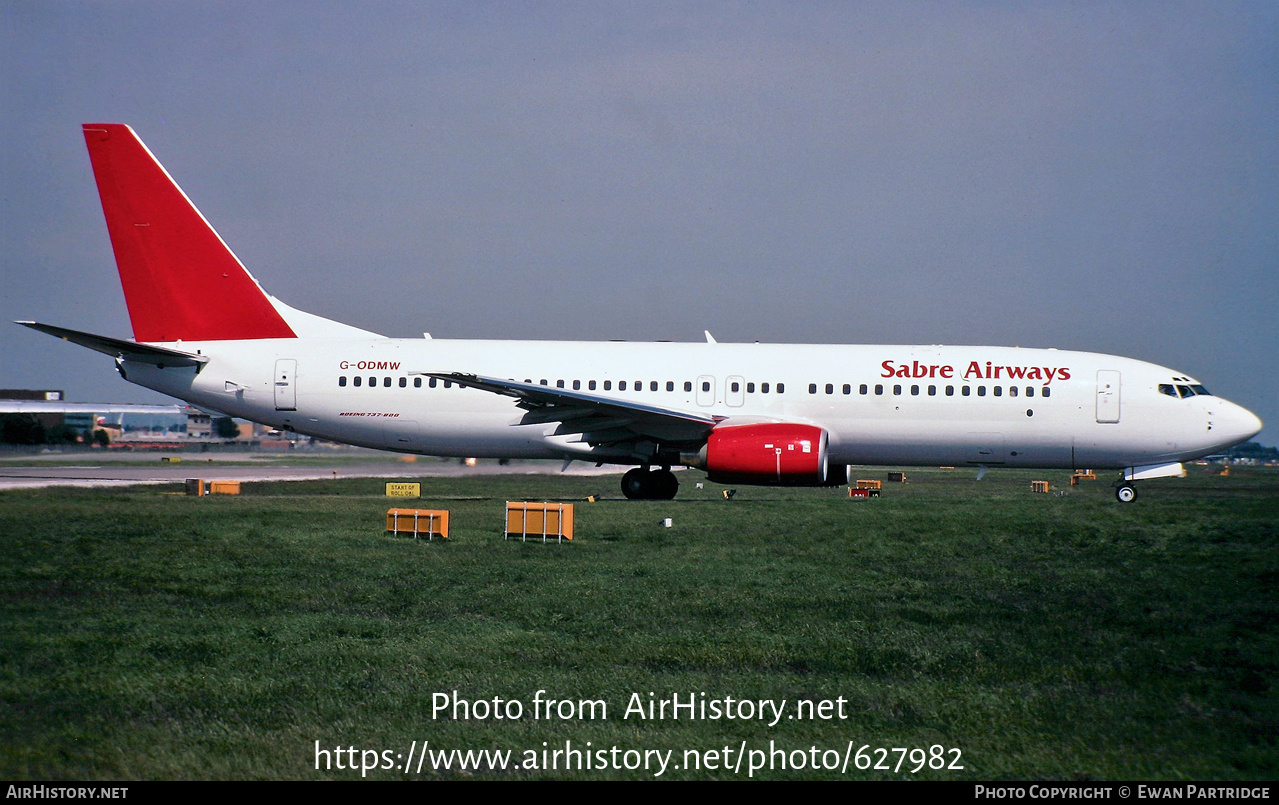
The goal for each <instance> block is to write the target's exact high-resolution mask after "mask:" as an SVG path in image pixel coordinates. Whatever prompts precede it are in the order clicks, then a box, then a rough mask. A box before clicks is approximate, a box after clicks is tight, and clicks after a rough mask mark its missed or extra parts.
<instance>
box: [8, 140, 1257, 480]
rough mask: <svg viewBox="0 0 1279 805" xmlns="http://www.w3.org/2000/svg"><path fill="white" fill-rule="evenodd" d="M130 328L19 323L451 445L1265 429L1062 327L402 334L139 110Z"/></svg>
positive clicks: (159, 367)
mask: <svg viewBox="0 0 1279 805" xmlns="http://www.w3.org/2000/svg"><path fill="white" fill-rule="evenodd" d="M84 135H85V140H86V142H87V143H88V147H89V156H90V159H91V161H92V163H93V171H94V176H95V177H96V180H97V184H98V191H99V194H100V195H101V199H102V207H103V211H104V212H105V214H106V220H107V229H108V231H109V232H110V236H111V244H112V246H113V248H114V251H115V257H116V263H117V267H118V269H119V273H120V280H121V283H122V285H123V286H124V294H125V300H126V302H127V304H128V308H129V317H130V319H131V321H132V325H133V335H134V339H135V340H133V341H128V340H123V339H116V338H109V337H104V336H99V335H93V334H90V333H84V332H79V331H75V330H68V329H65V328H61V327H53V326H50V325H46V324H39V323H36V322H20V323H21V324H25V325H26V326H28V327H32V328H34V329H36V330H40V331H41V332H45V333H49V334H51V335H54V336H58V337H60V338H63V339H66V340H68V341H72V342H74V343H77V344H80V345H82V346H86V347H89V348H90V349H94V350H97V351H99V352H103V353H106V354H108V355H111V356H113V357H114V358H115V361H116V367H117V368H118V370H119V372H120V374H121V376H123V377H124V378H125V379H126V380H128V381H130V382H132V383H137V384H139V385H142V386H146V387H147V388H151V389H155V390H157V391H161V392H163V393H165V394H168V395H171V396H173V397H177V398H179V399H182V400H186V401H187V402H190V403H192V404H194V405H197V406H200V407H202V408H207V409H212V410H215V411H221V412H223V413H225V414H228V415H231V416H235V417H241V418H243V419H248V420H252V421H254V422H261V423H263V424H267V425H272V426H274V427H277V428H282V429H286V430H291V431H296V432H297V433H301V434H308V435H312V436H318V437H321V438H324V439H331V440H333V441H338V442H346V443H349V444H356V445H363V446H366V447H375V448H381V449H386V450H395V451H400V452H404V453H420V454H426V455H437V456H476V457H490V458H536V459H546V458H556V459H581V460H587V461H593V462H599V463H611V464H622V465H626V464H630V465H636V466H635V468H634V469H632V470H630V471H629V472H627V473H626V474H625V475H624V476H623V479H622V490H623V492H624V493H625V494H626V496H627V497H630V498H671V497H674V495H675V493H676V491H677V489H678V486H679V484H678V482H677V480H676V477H675V475H674V474H673V473H672V472H671V471H670V468H671V467H673V466H679V465H684V466H691V467H698V468H701V469H704V470H705V471H706V472H707V474H708V476H709V478H710V480H712V481H716V482H721V483H734V484H767V485H791V486H820V485H835V484H843V483H845V482H846V481H847V478H848V467H847V465H850V464H877V465H894V466H901V465H914V466H939V465H941V466H955V465H970V466H973V467H975V468H979V469H980V473H984V472H985V471H986V469H987V468H990V467H1036V468H1045V469H1056V468H1060V469H1073V468H1084V467H1087V468H1094V469H1101V468H1110V469H1114V470H1116V471H1118V472H1119V473H1120V477H1119V479H1118V480H1117V481H1116V487H1117V496H1118V498H1119V500H1121V501H1124V502H1128V501H1131V500H1133V499H1135V497H1136V489H1135V487H1134V485H1133V482H1135V481H1138V480H1142V479H1147V478H1157V477H1163V476H1172V475H1180V474H1183V468H1182V466H1181V462H1183V461H1186V460H1189V459H1194V458H1197V457H1200V456H1203V455H1206V454H1209V453H1213V452H1217V451H1220V450H1222V449H1224V448H1226V447H1229V446H1231V445H1234V444H1237V443H1239V442H1242V441H1245V440H1246V439H1248V438H1250V437H1252V436H1253V435H1255V434H1256V433H1257V432H1258V431H1260V430H1261V421H1260V420H1259V419H1258V418H1257V417H1256V416H1254V415H1253V414H1252V413H1250V412H1249V411H1247V410H1245V409H1244V408H1241V407H1240V406H1238V405H1235V404H1234V403H1230V402H1227V401H1226V400H1223V399H1221V398H1220V397H1216V396H1214V395H1212V394H1210V393H1209V392H1208V390H1207V389H1205V388H1204V386H1203V385H1202V384H1200V383H1199V381H1197V380H1195V379H1193V378H1191V377H1188V376H1186V375H1185V374H1183V373H1182V372H1179V371H1176V370H1173V369H1167V368H1164V367H1162V366H1156V365H1154V364H1150V363H1144V362H1141V361H1136V360H1131V359H1128V358H1119V357H1115V356H1111V355H1099V354H1094V353H1087V352H1067V351H1058V350H1055V349H1020V348H1008V347H952V346H946V347H943V346H834V345H795V344H720V343H716V342H715V340H714V339H713V338H711V337H710V334H709V333H707V334H706V342H705V343H625V342H603V343H598V342H595V343H592V342H558V341H472V340H465V341H463V340H456V341H455V340H445V339H433V338H430V337H429V336H427V337H424V338H421V339H405V338H386V337H384V336H381V335H378V334H376V333H371V332H368V331H366V330H361V329H358V328H355V327H350V326H347V325H345V324H341V323H338V322H335V321H331V320H329V319H324V318H320V317H318V316H314V315H311V314H309V313H304V312H302V311H299V310H295V309H294V308H291V307H289V306H288V305H285V304H284V303H282V302H280V301H279V300H277V299H275V298H274V297H272V296H270V295H268V294H267V293H265V292H264V291H263V290H262V288H261V286H259V284H258V282H257V280H255V279H254V278H253V277H252V276H251V275H250V274H249V273H248V271H246V270H245V268H244V266H243V265H242V264H241V263H240V261H239V259H238V258H237V257H236V256H235V255H234V254H233V253H232V252H231V250H230V249H229V248H228V247H227V245H226V244H225V243H224V242H223V241H222V239H221V238H220V237H219V236H218V234H217V233H216V232H215V231H214V230H213V228H212V227H211V226H210V225H209V223H208V221H206V220H205V219H204V217H203V216H202V215H201V214H200V212H199V211H198V210H197V209H196V208H195V206H194V205H193V204H192V203H191V201H190V199H188V198H187V197H186V194H184V193H183V192H182V190H181V189H180V188H179V187H178V186H177V184H176V183H175V182H174V181H173V179H172V178H171V177H170V176H169V174H168V172H167V171H165V169H164V168H163V167H162V166H161V165H160V163H159V162H158V161H157V160H156V159H155V157H154V156H153V155H152V154H151V152H150V150H148V149H147V147H146V146H145V145H144V144H143V143H142V141H141V140H139V139H138V137H137V135H136V134H134V132H133V130H132V129H130V128H129V127H128V126H125V125H122V124H114V123H112V124H98V123H93V124H86V125H85V126H84Z"/></svg>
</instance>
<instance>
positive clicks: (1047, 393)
mask: <svg viewBox="0 0 1279 805" xmlns="http://www.w3.org/2000/svg"><path fill="white" fill-rule="evenodd" d="M1039 396H1041V397H1051V396H1053V390H1052V389H1050V388H1048V387H1047V386H1044V390H1043V392H1042V393H1041V394H1040V395H1039Z"/></svg>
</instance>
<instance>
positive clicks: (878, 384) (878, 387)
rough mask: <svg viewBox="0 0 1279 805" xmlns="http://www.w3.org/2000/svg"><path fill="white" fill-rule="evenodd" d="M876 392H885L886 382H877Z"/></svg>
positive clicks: (879, 393) (880, 393)
mask: <svg viewBox="0 0 1279 805" xmlns="http://www.w3.org/2000/svg"><path fill="white" fill-rule="evenodd" d="M875 393H876V394H878V395H882V394H883V393H884V384H882V383H876V384H875Z"/></svg>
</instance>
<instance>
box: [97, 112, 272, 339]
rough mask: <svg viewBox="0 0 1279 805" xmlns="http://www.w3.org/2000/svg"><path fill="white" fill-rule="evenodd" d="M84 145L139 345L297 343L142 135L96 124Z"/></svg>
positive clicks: (260, 291) (120, 125)
mask: <svg viewBox="0 0 1279 805" xmlns="http://www.w3.org/2000/svg"><path fill="white" fill-rule="evenodd" d="M84 139H85V142H86V143H87V144H88V146H89V159H90V160H91V161H92V162H93V175H94V178H95V179H96V180H97V183H98V194H99V195H100V196H101V198H102V211H103V212H104V213H105V214H106V218H107V230H108V231H109V232H110V234H111V246H112V248H113V249H114V250H115V260H116V267H117V268H118V269H119V271H120V284H121V285H123V286H124V298H125V302H126V303H127V304H128V306H129V318H130V320H131V321H132V323H133V337H134V338H135V339H136V340H138V341H147V342H155V341H223V340H236V339H255V338H296V337H297V335H296V333H294V331H293V329H292V328H291V327H290V326H289V324H288V322H286V321H285V320H284V318H283V317H282V316H281V315H280V312H279V311H278V310H277V309H276V308H275V306H274V305H273V304H272V300H271V299H270V298H269V297H268V296H267V294H266V293H265V292H264V291H263V290H262V288H261V286H259V285H258V282H257V280H255V279H254V278H253V277H252V276H251V275H250V274H249V272H248V271H246V270H245V268H244V265H243V264H241V263H240V260H239V258H237V257H236V256H235V254H234V253H232V251H231V250H230V249H229V248H227V245H226V244H225V243H224V242H223V241H222V238H221V237H219V236H218V233H217V232H215V231H214V230H213V227H211V226H209V222H208V221H206V220H205V219H204V216H203V215H201V214H200V211H199V210H197V209H196V208H195V205H194V204H192V203H191V200H190V199H188V198H187V196H186V194H185V193H183V192H182V188H180V187H178V185H177V183H176V182H174V181H173V179H172V177H170V176H169V174H168V172H167V171H166V170H165V169H164V167H163V166H162V165H161V164H160V163H159V162H158V161H157V160H156V158H155V157H154V156H153V155H152V154H151V151H150V150H148V149H147V147H146V146H145V145H144V144H143V143H142V141H141V140H139V139H138V136H137V135H136V134H134V133H133V129H131V128H129V127H128V126H126V125H123V124H120V123H86V124H85V125H84Z"/></svg>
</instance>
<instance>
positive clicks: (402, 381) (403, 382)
mask: <svg viewBox="0 0 1279 805" xmlns="http://www.w3.org/2000/svg"><path fill="white" fill-rule="evenodd" d="M408 386H409V379H408V378H407V377H401V378H400V388H402V389H403V388H408Z"/></svg>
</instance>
